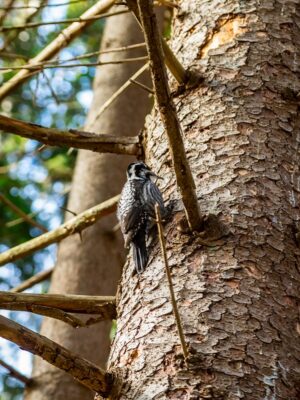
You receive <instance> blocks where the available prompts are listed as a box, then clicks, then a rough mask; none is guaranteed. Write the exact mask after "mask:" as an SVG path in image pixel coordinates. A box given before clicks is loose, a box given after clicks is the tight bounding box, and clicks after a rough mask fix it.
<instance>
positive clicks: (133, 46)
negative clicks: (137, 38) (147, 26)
mask: <svg viewBox="0 0 300 400" xmlns="http://www.w3.org/2000/svg"><path fill="white" fill-rule="evenodd" d="M141 47H146V43H145V42H143V43H136V44H131V45H128V46H122V47H114V48H111V49H107V50H98V51H93V52H91V53H84V54H81V55H79V56H76V57H72V58H67V59H59V58H55V59H53V60H47V61H44V62H42V63H40V64H39V65H45V64H53V63H54V62H55V63H58V64H64V63H66V62H70V61H78V60H82V59H84V58H89V57H94V56H99V55H102V54H108V53H119V52H123V51H127V50H132V49H138V48H141ZM1 55H3V53H1ZM20 57H22V56H20ZM14 58H18V55H16V56H15V57H14Z"/></svg>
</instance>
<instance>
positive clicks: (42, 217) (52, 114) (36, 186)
mask: <svg viewBox="0 0 300 400" xmlns="http://www.w3.org/2000/svg"><path fill="white" fill-rule="evenodd" d="M93 3H95V2H93V1H90V0H69V1H67V0H49V1H43V0H40V1H38V0H16V1H10V0H0V21H1V25H2V26H7V27H9V26H16V25H21V24H28V23H31V22H47V21H61V20H64V19H69V18H76V17H79V16H80V15H81V14H82V13H83V12H84V11H85V10H86V9H88V8H89V7H90V6H91V5H92V4H93ZM7 7H8V9H7ZM104 23H105V21H104V20H103V19H102V20H97V21H95V22H93V23H92V24H91V25H90V26H89V27H88V28H87V29H85V30H84V32H83V33H82V34H81V35H80V36H79V37H78V38H76V39H75V40H73V41H72V42H71V44H70V45H68V47H67V48H65V49H63V50H61V51H60V53H59V56H58V57H59V59H61V60H63V59H65V60H67V59H68V60H69V59H72V58H74V57H76V56H79V55H81V54H84V53H90V52H97V51H98V49H99V32H100V33H101V32H103V27H104ZM67 25H68V24H53V25H52V24H51V25H44V26H38V27H35V28H30V29H29V28H26V29H8V30H5V31H2V32H1V31H0V67H9V66H15V67H17V66H22V65H24V64H25V63H26V62H27V61H28V59H30V58H32V57H34V56H35V55H36V54H38V53H39V52H40V51H41V50H42V49H43V48H44V47H45V45H47V44H48V43H50V42H51V41H52V40H53V39H54V38H55V37H56V36H57V34H58V33H59V32H60V31H61V30H62V29H63V28H65V27H66V26H67ZM96 60H97V55H94V56H91V57H89V58H88V59H84V60H78V61H77V60H74V61H70V62H68V64H70V63H72V64H78V63H81V64H82V63H84V62H88V63H92V62H95V61H96ZM15 73H16V71H15V70H14V71H8V72H6V71H4V70H1V71H0V85H2V84H3V83H4V82H6V81H7V80H9V79H10V78H11V77H12V76H13V75H14V74H15ZM94 75H95V67H87V66H80V67H73V68H54V69H50V68H49V69H44V70H43V71H42V72H41V73H39V74H36V75H34V76H33V77H31V78H30V79H29V80H27V81H26V82H25V83H24V84H23V85H21V86H19V88H17V89H16V90H14V92H13V93H12V94H10V95H9V96H7V97H6V98H5V99H4V100H3V101H2V102H1V103H0V109H1V113H2V114H4V115H7V116H9V117H13V118H17V119H21V120H24V121H28V122H33V123H37V124H41V125H44V126H48V127H56V128H59V129H65V128H71V127H72V128H78V127H82V126H83V124H84V120H85V117H86V113H87V110H88V108H89V105H90V104H91V100H92V90H91V85H92V81H93V77H94ZM75 157H76V150H73V151H71V152H70V151H68V149H60V148H57V147H55V148H54V147H47V148H44V149H43V148H41V144H40V143H38V142H36V141H32V140H27V139H24V138H21V137H19V136H16V135H11V134H5V133H1V135H0V194H1V195H2V196H3V197H2V198H1V199H0V252H2V251H4V250H6V249H8V248H10V247H13V246H16V245H17V244H20V243H22V242H25V241H27V240H29V239H31V238H33V237H35V236H38V235H40V234H41V233H42V231H41V230H40V229H39V228H38V227H36V226H33V225H32V224H30V223H28V222H26V221H25V220H24V219H22V218H20V216H19V215H18V213H16V211H14V210H13V209H12V208H11V207H10V206H9V205H8V204H7V201H6V202H5V200H8V201H11V202H12V203H13V204H14V205H16V206H17V207H19V208H20V209H21V210H22V211H24V212H25V213H26V214H28V215H29V216H31V217H32V218H33V219H34V220H35V221H37V222H38V223H40V224H41V225H43V226H44V227H45V228H46V229H48V230H50V229H53V228H56V227H57V226H58V225H59V224H60V223H61V222H62V217H63V212H64V211H63V209H62V207H64V206H65V204H66V198H67V195H68V192H69V190H70V181H71V178H72V170H73V166H74V161H75ZM3 198H4V199H3ZM55 257H56V246H55V245H52V246H49V247H47V248H46V249H44V250H40V251H38V252H36V253H35V254H34V255H33V256H28V257H26V258H24V259H21V260H19V261H16V262H15V263H13V265H12V264H8V265H6V266H4V267H1V268H0V290H10V289H11V288H12V287H15V286H17V285H18V284H19V283H21V282H22V281H24V280H25V279H27V278H29V277H30V276H32V275H34V274H36V273H38V272H40V271H43V270H46V269H49V268H51V267H53V265H54V263H55ZM48 285H49V282H48V281H45V282H43V283H41V284H38V285H36V286H34V287H33V288H31V289H28V290H27V292H37V293H43V292H45V291H47V289H48ZM1 314H3V315H5V316H9V317H10V318H12V319H14V320H15V321H17V322H19V323H21V324H24V325H25V326H27V327H28V328H31V329H33V330H38V328H39V325H40V321H41V318H40V317H39V316H37V315H34V314H30V313H20V312H18V313H17V312H9V311H7V312H6V311H1ZM0 359H2V360H5V361H6V362H7V363H9V364H10V365H11V366H13V367H15V368H16V369H18V370H19V371H21V372H22V373H23V374H24V375H27V376H30V373H31V368H32V362H31V355H30V354H29V353H27V352H25V351H21V350H19V349H18V348H17V346H15V345H13V344H11V343H9V342H7V341H5V340H4V339H1V338H0ZM22 393H23V384H22V383H21V382H20V381H18V380H16V379H14V378H12V377H10V376H9V374H8V373H7V371H6V370H5V368H3V367H1V366H0V398H1V400H8V399H9V400H16V399H20V398H22Z"/></svg>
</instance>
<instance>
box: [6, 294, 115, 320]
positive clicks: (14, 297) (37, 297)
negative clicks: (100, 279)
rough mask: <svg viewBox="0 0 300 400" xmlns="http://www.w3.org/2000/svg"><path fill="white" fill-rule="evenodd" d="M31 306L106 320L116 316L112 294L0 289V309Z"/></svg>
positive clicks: (18, 309)
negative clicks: (89, 315) (95, 315)
mask: <svg viewBox="0 0 300 400" xmlns="http://www.w3.org/2000/svg"><path fill="white" fill-rule="evenodd" d="M31 306H42V307H48V308H56V309H58V310H61V311H65V312H68V313H77V314H98V315H101V316H102V318H103V319H108V320H110V319H115V318H116V301H115V297H114V296H84V295H78V294H77V295H76V294H36V293H12V292H2V291H0V309H3V310H15V311H31V310H30V307H31ZM33 312H34V311H33Z"/></svg>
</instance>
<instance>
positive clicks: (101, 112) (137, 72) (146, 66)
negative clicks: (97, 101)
mask: <svg viewBox="0 0 300 400" xmlns="http://www.w3.org/2000/svg"><path fill="white" fill-rule="evenodd" d="M148 68H149V64H148V63H147V64H145V65H143V66H142V67H141V68H140V69H139V70H138V71H136V72H135V73H134V74H133V75H132V76H131V77H130V78H129V79H128V80H127V81H126V82H125V83H124V84H123V85H122V86H121V87H120V88H119V89H118V90H117V91H116V92H115V93H114V94H113V95H112V96H111V97H110V98H109V99H108V100H107V101H106V102H105V103H104V104H103V105H102V106H101V107H100V110H99V111H98V113H97V115H96V117H95V118H94V120H93V121H92V122H91V124H90V125H93V124H94V122H95V121H97V120H98V119H99V118H100V116H101V115H102V114H103V113H104V111H105V110H106V109H107V108H108V107H109V106H110V105H111V104H112V103H113V102H114V101H115V100H116V99H117V98H118V97H119V96H120V95H121V94H122V93H123V92H124V91H125V90H126V89H127V88H128V87H129V86H130V85H131V82H130V79H136V78H138V77H139V76H140V75H142V74H143V73H144V72H145V71H146V70H147V69H148Z"/></svg>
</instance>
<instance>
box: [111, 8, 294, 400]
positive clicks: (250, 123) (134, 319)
mask: <svg viewBox="0 0 300 400" xmlns="http://www.w3.org/2000/svg"><path fill="white" fill-rule="evenodd" d="M299 26H300V8H299V1H295V0H285V1H279V0H278V1H267V0H261V1H254V0H253V1H251V0H249V1H238V0H224V1H222V2H220V1H219V0H211V1H206V0H194V1H189V0H182V1H181V2H180V8H179V10H178V12H177V15H175V19H174V24H173V35H172V36H173V40H172V47H173V49H174V51H175V52H176V53H177V55H178V56H179V57H180V58H181V60H182V61H183V63H184V65H185V66H186V67H187V68H193V69H195V70H198V71H199V72H201V73H202V74H203V76H204V78H205V82H204V83H203V84H202V85H201V86H199V87H197V88H194V89H192V90H186V91H185V92H184V93H183V94H181V95H180V96H177V97H176V98H175V102H176V107H177V110H178V116H179V119H180V122H181V124H182V128H183V131H184V138H185V145H186V150H187V154H188V157H189V161H190V164H191V167H192V171H193V175H194V177H195V180H196V185H197V193H198V198H199V202H200V207H201V210H202V212H203V213H206V214H209V213H213V214H215V215H218V216H219V217H220V219H221V220H222V221H223V222H224V223H225V224H226V225H227V227H228V229H229V230H230V235H229V236H227V237H226V238H224V239H223V240H224V243H222V242H219V244H218V245H216V246H214V247H208V246H205V245H203V240H202V239H201V240H200V239H199V238H192V237H190V236H187V235H184V234H181V233H180V232H179V231H178V230H177V227H176V221H177V220H178V219H179V217H180V214H179V213H175V212H174V218H173V220H172V222H170V223H169V224H167V226H166V227H165V235H166V238H167V254H168V258H169V263H170V265H171V267H172V275H173V279H174V285H175V291H176V296H177V299H178V304H179V311H180V314H181V317H182V320H183V329H184V333H185V337H186V340H187V342H188V344H189V346H190V349H192V351H191V353H192V354H191V360H190V368H189V369H187V368H186V367H185V364H184V363H183V358H182V350H181V347H180V342H179V339H178V334H177V331H176V325H175V320H174V317H173V314H172V308H171V304H170V300H169V293H168V287H167V281H166V276H165V273H164V266H163V262H162V255H161V253H160V250H159V245H158V241H157V240H154V241H153V243H152V244H151V245H150V262H149V265H148V267H147V269H146V271H145V272H144V273H143V274H142V275H141V276H137V275H136V276H132V270H133V268H134V267H133V264H132V261H131V262H129V263H127V264H126V265H125V268H124V273H123V277H122V282H121V287H120V298H119V306H118V308H119V319H118V331H117V335H116V338H115V340H114V343H113V347H112V351H111V355H110V368H111V369H112V370H115V371H119V374H120V378H121V381H120V382H121V383H120V387H119V393H118V395H116V398H118V399H139V400H142V399H143V400H146V399H209V398H210V399H230V400H233V399H248V400H255V399H257V400H258V399H259V400H261V399H265V400H271V399H274V400H275V399H276V400H278V399H281V400H287V399H289V400H296V399H299V398H300V383H299V382H300V341H299V333H300V328H299V327H300V325H299V319H298V312H297V304H298V301H299V293H300V286H299V281H300V275H299V255H300V251H299V234H298V235H297V227H296V224H297V221H299V218H300V213H299V192H300V175H299V142H300V137H299V124H300V119H299V114H298V104H297V103H298V100H297V94H298V93H299V91H300V81H299V66H300V64H299V60H300V58H299V57H300V48H299V40H300V32H299ZM158 115H159V113H158V111H157V110H154V111H153V113H152V115H151V117H149V118H148V120H147V144H146V156H147V157H146V158H147V159H146V161H147V163H148V164H149V165H151V166H152V167H153V169H154V171H155V172H157V173H158V174H159V175H160V176H162V177H163V181H162V183H161V188H162V190H163V193H164V197H165V199H170V198H171V199H174V198H175V199H178V192H177V190H176V187H175V179H174V173H173V170H172V168H171V166H170V156H169V152H168V145H167V141H166V136H165V134H164V132H163V128H162V125H161V121H160V118H159V117H158ZM177 208H178V209H182V206H181V204H180V202H178V206H177ZM297 238H298V239H297ZM297 241H298V245H297Z"/></svg>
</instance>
